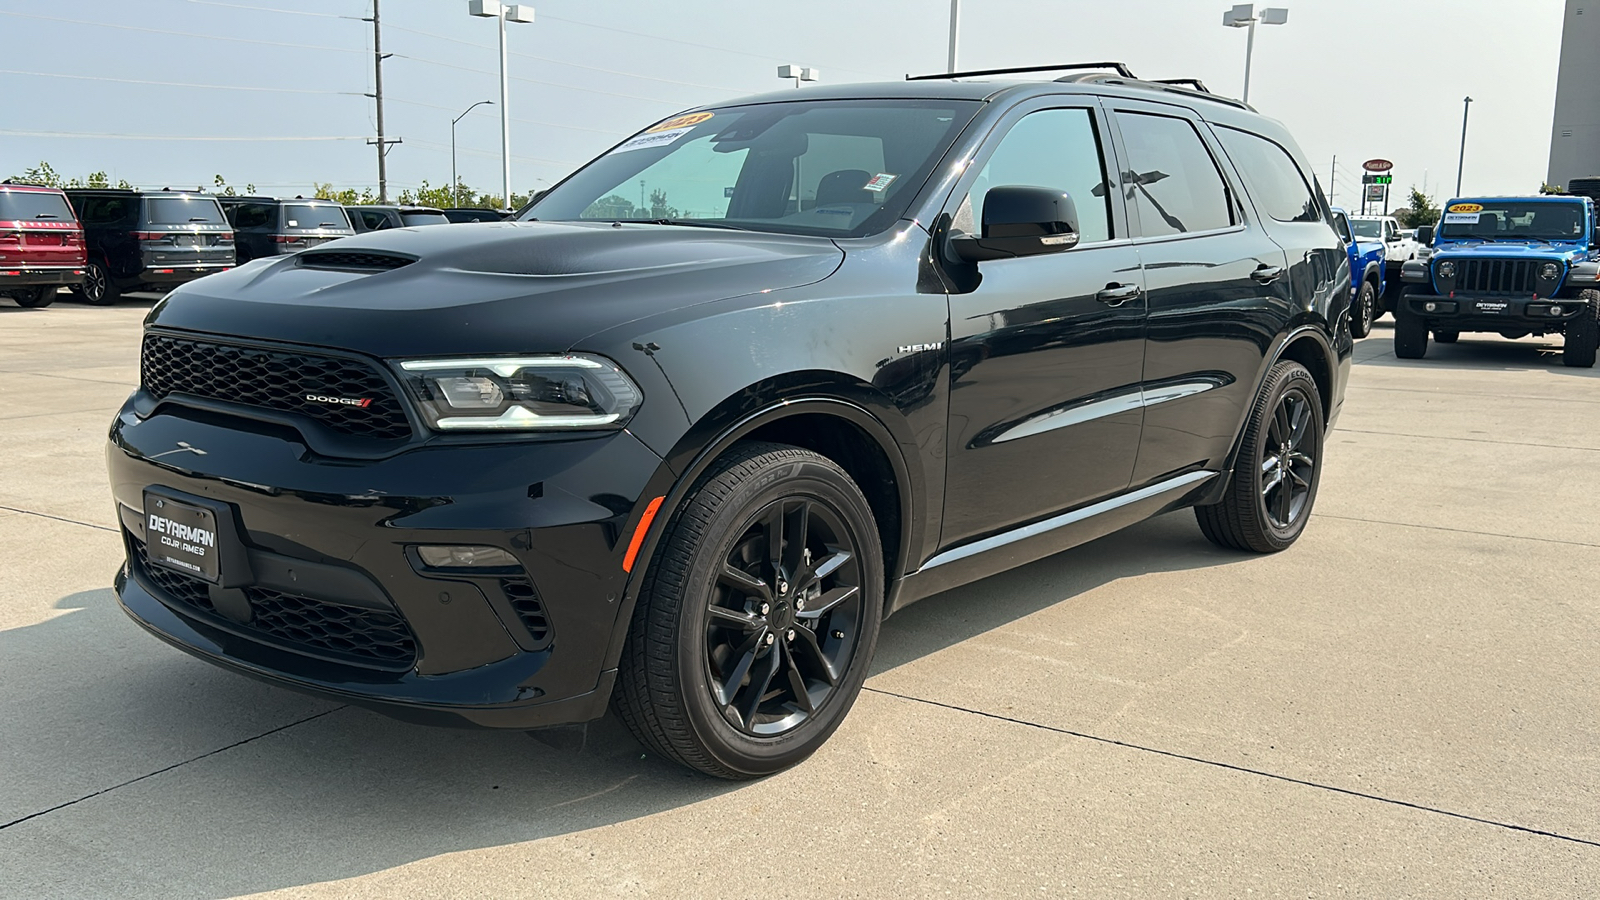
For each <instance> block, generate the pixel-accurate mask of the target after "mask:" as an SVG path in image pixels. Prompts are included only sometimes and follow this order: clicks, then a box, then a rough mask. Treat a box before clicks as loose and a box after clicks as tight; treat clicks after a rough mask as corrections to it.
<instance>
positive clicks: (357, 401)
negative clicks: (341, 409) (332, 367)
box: [306, 394, 372, 409]
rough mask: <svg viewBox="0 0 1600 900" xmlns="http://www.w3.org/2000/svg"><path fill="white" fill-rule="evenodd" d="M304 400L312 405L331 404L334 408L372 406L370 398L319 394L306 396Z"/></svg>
mask: <svg viewBox="0 0 1600 900" xmlns="http://www.w3.org/2000/svg"><path fill="white" fill-rule="evenodd" d="M306 399H307V400H309V401H311V402H312V403H331V404H333V405H334V406H359V407H361V408H362V409H366V408H367V407H369V406H371V405H372V398H371V397H324V396H322V395H321V394H307V395H306Z"/></svg>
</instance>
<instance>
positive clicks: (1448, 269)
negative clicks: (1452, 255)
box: [1439, 259, 1456, 278]
mask: <svg viewBox="0 0 1600 900" xmlns="http://www.w3.org/2000/svg"><path fill="white" fill-rule="evenodd" d="M1439 277H1440V278H1454V277H1456V264H1455V263H1454V262H1453V261H1451V260H1448V259H1447V260H1445V261H1444V262H1442V263H1439Z"/></svg>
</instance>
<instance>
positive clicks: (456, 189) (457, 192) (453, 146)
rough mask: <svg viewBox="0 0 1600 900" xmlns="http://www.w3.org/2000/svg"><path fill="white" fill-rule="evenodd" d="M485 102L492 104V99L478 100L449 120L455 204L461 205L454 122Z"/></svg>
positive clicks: (451, 188)
mask: <svg viewBox="0 0 1600 900" xmlns="http://www.w3.org/2000/svg"><path fill="white" fill-rule="evenodd" d="M485 104H487V105H489V106H493V105H494V101H493V100H479V101H478V102H477V103H474V104H472V105H471V106H469V107H467V108H466V110H465V111H463V112H462V113H461V115H459V116H456V117H455V118H454V119H451V120H450V196H451V197H452V198H453V202H454V203H455V205H456V206H460V205H461V181H460V179H458V178H456V123H457V122H459V121H461V120H462V119H465V118H466V117H467V113H469V112H472V111H473V110H475V109H477V108H478V107H480V106H484V105H485Z"/></svg>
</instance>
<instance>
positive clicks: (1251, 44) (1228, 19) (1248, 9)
mask: <svg viewBox="0 0 1600 900" xmlns="http://www.w3.org/2000/svg"><path fill="white" fill-rule="evenodd" d="M1257 22H1260V23H1261V24H1262V25H1287V24H1289V11H1288V10H1287V9H1281V8H1272V9H1263V10H1262V11H1261V15H1260V16H1257V15H1256V6H1255V4H1254V3H1240V4H1239V5H1237V6H1235V7H1234V8H1233V9H1230V10H1228V11H1227V12H1224V13H1223V14H1222V24H1223V25H1226V26H1227V27H1229V28H1248V29H1250V37H1249V39H1248V40H1246V41H1245V45H1244V98H1243V99H1244V102H1246V103H1249V102H1250V61H1251V58H1252V57H1254V56H1255V54H1256V23H1257Z"/></svg>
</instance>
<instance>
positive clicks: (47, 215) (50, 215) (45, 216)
mask: <svg viewBox="0 0 1600 900" xmlns="http://www.w3.org/2000/svg"><path fill="white" fill-rule="evenodd" d="M59 218H61V217H60V216H58V215H55V214H54V213H39V214H38V215H37V216H34V219H35V220H39V219H59Z"/></svg>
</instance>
